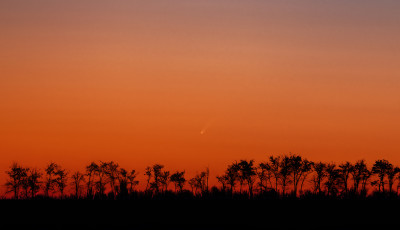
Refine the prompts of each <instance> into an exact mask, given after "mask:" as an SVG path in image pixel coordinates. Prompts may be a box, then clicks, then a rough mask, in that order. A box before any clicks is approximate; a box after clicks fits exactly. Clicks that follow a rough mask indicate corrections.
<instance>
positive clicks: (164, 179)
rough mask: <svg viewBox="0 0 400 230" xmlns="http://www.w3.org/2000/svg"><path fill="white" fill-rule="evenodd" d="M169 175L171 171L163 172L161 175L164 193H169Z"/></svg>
mask: <svg viewBox="0 0 400 230" xmlns="http://www.w3.org/2000/svg"><path fill="white" fill-rule="evenodd" d="M169 174H170V172H169V171H163V172H161V175H160V184H161V186H162V190H163V191H164V192H165V191H168V185H169V182H170V178H169Z"/></svg>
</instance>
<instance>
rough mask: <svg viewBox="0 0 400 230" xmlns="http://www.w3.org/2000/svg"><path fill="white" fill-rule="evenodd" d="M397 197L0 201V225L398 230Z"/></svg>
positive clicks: (96, 227)
mask: <svg viewBox="0 0 400 230" xmlns="http://www.w3.org/2000/svg"><path fill="white" fill-rule="evenodd" d="M399 205H400V202H399V201H397V200H392V201H390V200H380V201H379V200H360V201H349V200H347V201H344V200H320V201H307V200H275V201H267V200H261V201H260V200H180V201H177V200H158V201H157V200H148V201H121V200H120V201H110V200H108V201H93V200H33V201H29V200H25V201H22V200H21V201H16V200H2V201H0V207H1V210H2V215H1V229H202V230H203V229H204V230H208V229H338V230H339V229H340V230H345V229H388V228H393V229H398V228H400V223H399V221H398V220H399V211H398V209H399V207H400V206H399Z"/></svg>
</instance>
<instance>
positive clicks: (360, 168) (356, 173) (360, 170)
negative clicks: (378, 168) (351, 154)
mask: <svg viewBox="0 0 400 230" xmlns="http://www.w3.org/2000/svg"><path fill="white" fill-rule="evenodd" d="M367 171H368V169H367V165H366V164H365V161H364V160H359V161H357V162H356V163H355V164H354V166H353V167H352V170H351V171H350V174H351V176H352V179H353V188H352V189H353V191H354V192H356V193H357V192H358V191H359V187H360V183H361V182H362V179H363V178H364V176H365V175H366V172H367Z"/></svg>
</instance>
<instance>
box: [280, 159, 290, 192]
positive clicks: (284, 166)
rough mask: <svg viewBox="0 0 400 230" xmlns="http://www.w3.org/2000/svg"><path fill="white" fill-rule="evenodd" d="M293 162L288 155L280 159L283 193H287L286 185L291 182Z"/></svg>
mask: <svg viewBox="0 0 400 230" xmlns="http://www.w3.org/2000/svg"><path fill="white" fill-rule="evenodd" d="M291 169H292V168H291V163H290V158H289V157H288V156H283V157H282V159H281V161H280V166H279V176H280V179H281V186H282V195H285V193H286V187H287V185H288V184H290V183H291V180H290V177H289V176H290V174H291Z"/></svg>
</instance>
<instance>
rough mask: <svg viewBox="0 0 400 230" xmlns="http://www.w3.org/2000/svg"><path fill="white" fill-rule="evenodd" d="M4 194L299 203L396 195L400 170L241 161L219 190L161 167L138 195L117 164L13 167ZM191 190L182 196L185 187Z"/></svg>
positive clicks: (204, 177) (131, 177)
mask: <svg viewBox="0 0 400 230" xmlns="http://www.w3.org/2000/svg"><path fill="white" fill-rule="evenodd" d="M6 173H7V176H8V180H7V182H6V184H5V185H6V188H7V193H12V194H13V196H14V198H15V199H19V198H25V199H28V198H35V197H36V196H38V195H39V194H40V195H41V196H44V197H55V196H57V197H60V198H63V197H65V191H66V188H67V187H70V190H71V191H72V193H71V194H69V196H70V197H74V198H77V199H78V198H88V199H94V198H102V197H111V198H114V199H115V198H119V197H129V196H130V195H132V194H134V193H138V192H140V193H143V194H146V195H148V196H155V195H159V194H165V193H172V191H171V190H170V187H171V186H169V185H170V184H171V183H172V184H173V185H174V191H175V193H177V194H178V193H191V194H192V195H193V196H203V195H205V194H211V193H213V192H214V193H215V192H219V193H223V194H225V195H227V196H233V195H236V194H240V195H242V196H245V197H249V198H252V197H254V196H255V195H257V196H263V194H267V193H271V192H273V193H275V194H278V195H280V196H282V197H285V196H293V197H299V196H302V195H304V194H307V193H308V194H318V195H326V196H333V197H338V196H339V197H340V196H346V195H349V194H352V195H362V196H366V195H367V194H368V191H367V190H368V189H369V188H373V189H374V190H375V192H379V193H390V194H397V193H398V190H399V188H400V183H397V187H396V191H394V184H395V182H396V181H400V169H399V168H398V167H395V166H394V165H393V164H391V163H390V162H388V161H387V160H377V161H375V162H374V164H373V166H372V167H371V168H369V167H368V166H367V164H366V163H365V161H364V160H360V161H357V162H356V163H354V164H352V163H350V162H344V163H341V164H338V165H337V164H335V163H324V162H312V161H309V160H307V159H305V158H303V157H301V156H299V155H280V156H270V157H269V158H268V159H267V161H265V162H261V163H259V164H255V162H254V160H240V161H239V162H234V163H232V164H230V165H228V167H227V169H226V170H225V172H224V173H223V174H222V175H219V176H217V177H216V178H217V180H218V182H219V185H220V186H219V187H216V186H213V187H212V188H211V189H210V188H209V177H210V171H209V169H208V168H206V170H204V171H202V172H200V173H197V174H196V175H195V176H194V177H193V178H191V179H189V180H187V179H186V178H185V171H176V172H174V173H171V172H170V171H168V170H166V169H165V168H164V166H163V165H160V164H155V165H153V166H149V167H147V168H146V169H145V173H144V175H145V176H146V182H145V183H146V185H145V189H144V191H138V190H137V186H138V184H139V181H138V180H137V175H138V174H137V172H136V171H135V170H130V171H128V170H126V169H124V168H121V167H120V166H119V165H118V164H117V163H115V162H113V161H110V162H99V163H95V162H92V163H91V164H89V165H88V166H86V169H85V172H84V173H82V172H79V171H77V172H74V173H72V174H70V173H69V172H68V171H67V170H65V169H63V168H62V167H61V166H60V165H58V164H56V163H50V164H48V165H47V166H46V168H45V169H44V171H43V172H42V171H41V170H39V169H36V168H27V167H23V166H21V165H19V164H17V163H14V164H12V165H11V167H10V169H9V170H8V171H6ZM187 184H188V185H189V186H190V190H186V189H185V187H186V185H187Z"/></svg>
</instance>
